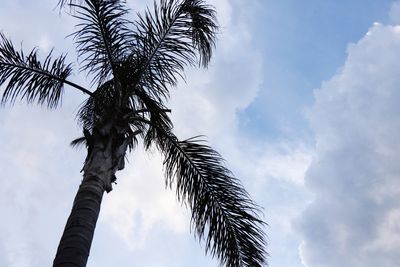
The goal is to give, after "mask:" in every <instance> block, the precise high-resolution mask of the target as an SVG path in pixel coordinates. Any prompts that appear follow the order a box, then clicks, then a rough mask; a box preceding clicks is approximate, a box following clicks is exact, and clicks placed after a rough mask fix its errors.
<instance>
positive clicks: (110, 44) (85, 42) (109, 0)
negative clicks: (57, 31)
mask: <svg viewBox="0 0 400 267" xmlns="http://www.w3.org/2000/svg"><path fill="white" fill-rule="evenodd" d="M67 2H69V5H70V6H71V7H72V8H73V9H74V12H73V16H74V17H76V18H77V19H79V20H80V23H79V24H78V25H77V28H78V30H77V31H76V32H75V33H74V34H72V35H73V36H74V39H75V42H76V46H77V52H78V56H79V57H81V58H83V60H82V61H81V63H82V67H81V69H82V70H85V71H87V72H88V74H91V75H93V76H94V77H93V81H92V82H93V83H98V84H102V83H103V82H104V81H105V80H108V79H110V78H111V76H113V77H114V78H115V80H118V78H119V77H118V76H119V75H118V73H119V72H118V66H119V64H120V62H121V61H122V59H123V57H124V56H126V55H127V54H128V48H129V47H130V46H131V44H132V42H133V33H132V32H131V30H130V29H129V25H130V24H132V23H131V22H129V21H128V20H126V19H125V16H126V15H127V13H128V9H127V8H126V5H125V1H123V0H82V1H72V0H71V1H67ZM65 3H66V1H62V2H61V5H65Z"/></svg>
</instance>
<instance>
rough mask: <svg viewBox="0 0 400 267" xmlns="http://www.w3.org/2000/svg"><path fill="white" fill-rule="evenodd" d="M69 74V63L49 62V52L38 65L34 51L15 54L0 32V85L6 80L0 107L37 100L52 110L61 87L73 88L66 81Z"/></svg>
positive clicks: (50, 60) (62, 60)
mask: <svg viewBox="0 0 400 267" xmlns="http://www.w3.org/2000/svg"><path fill="white" fill-rule="evenodd" d="M71 72H72V69H71V64H66V63H65V55H62V56H60V57H58V58H56V59H53V58H52V52H50V53H49V54H48V55H47V57H46V58H45V60H44V62H43V63H41V62H40V61H39V60H38V57H37V49H33V50H32V51H31V52H30V53H29V54H28V55H25V54H24V52H23V51H22V49H21V51H17V50H16V49H15V48H14V45H13V43H12V42H11V41H10V40H8V39H7V38H6V37H5V36H4V34H3V33H0V85H2V84H4V83H6V82H7V81H8V83H7V85H6V87H5V90H4V92H3V95H2V99H1V102H2V104H4V103H6V102H11V103H14V102H15V100H16V99H18V98H20V99H21V100H26V101H27V102H28V103H32V102H35V101H37V102H38V103H39V104H41V105H43V104H46V105H47V106H48V107H50V108H54V107H56V106H57V105H58V104H59V102H60V100H61V96H62V92H63V88H64V84H70V85H74V84H72V83H70V82H68V81H67V80H66V79H67V77H68V76H69V75H70V74H71ZM75 87H76V88H77V89H79V90H81V91H85V90H86V89H83V88H81V87H80V86H75ZM86 93H87V92H86ZM89 93H90V92H89Z"/></svg>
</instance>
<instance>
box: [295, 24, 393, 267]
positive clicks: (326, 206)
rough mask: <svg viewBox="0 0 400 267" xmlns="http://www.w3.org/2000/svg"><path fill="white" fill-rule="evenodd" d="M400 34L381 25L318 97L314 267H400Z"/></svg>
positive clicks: (307, 259)
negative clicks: (399, 246)
mask: <svg viewBox="0 0 400 267" xmlns="http://www.w3.org/2000/svg"><path fill="white" fill-rule="evenodd" d="M399 56H400V31H399V26H385V25H382V24H379V23H375V24H374V25H373V26H372V27H371V29H370V30H369V33H368V34H367V35H366V36H364V37H363V38H362V39H361V40H360V41H359V42H358V43H356V44H352V45H350V46H349V48H348V58H347V60H346V63H345V64H344V66H343V67H342V68H341V70H340V71H339V72H338V73H337V74H336V75H335V76H334V77H333V78H332V79H330V80H329V81H327V82H325V83H323V85H322V86H321V88H320V89H319V90H317V91H316V92H315V98H316V103H315V106H314V107H313V108H312V110H311V111H310V120H311V123H312V127H313V129H314V131H315V135H316V153H315V157H314V159H313V162H312V164H311V167H310V169H309V170H308V174H307V176H306V185H307V187H308V188H309V189H310V190H311V191H312V192H313V193H314V196H315V199H314V201H313V203H312V204H311V205H310V206H309V207H308V208H307V210H306V211H305V212H304V213H303V215H302V218H301V221H300V223H299V229H300V231H301V232H302V234H303V243H302V245H301V247H300V253H301V257H302V260H303V263H304V265H305V266H307V267H337V266H341V267H369V266H371V267H372V266H383V267H395V266H398V263H399V262H400V254H399V253H398V244H399V243H398V242H399V239H400V231H399V225H398V221H396V220H397V219H398V215H399V214H398V210H399V208H400V202H399V199H400V190H399V189H400V165H399V160H400V143H399V142H398V134H399V132H400V119H399V117H398V114H399V113H400V105H399V99H400V75H399V73H400V61H399V60H398V58H399Z"/></svg>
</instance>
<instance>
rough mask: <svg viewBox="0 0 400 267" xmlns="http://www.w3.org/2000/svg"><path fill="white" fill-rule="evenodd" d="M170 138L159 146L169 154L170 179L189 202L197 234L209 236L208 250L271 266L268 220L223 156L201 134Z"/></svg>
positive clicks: (235, 262) (248, 266) (232, 260)
mask: <svg viewBox="0 0 400 267" xmlns="http://www.w3.org/2000/svg"><path fill="white" fill-rule="evenodd" d="M164 137H165V138H164V139H163V142H162V143H159V147H160V149H161V151H162V152H163V154H164V155H165V161H164V165H165V170H166V177H167V184H168V185H172V184H173V182H174V181H175V182H176V186H177V195H178V198H179V199H181V200H186V201H187V203H189V206H190V207H191V209H192V224H193V226H194V228H195V231H196V234H197V235H198V236H199V237H200V238H202V237H204V236H205V235H206V251H209V252H211V254H212V255H213V256H217V257H218V258H219V259H220V261H221V264H226V266H232V267H236V266H245V267H259V266H265V265H266V259H265V255H266V252H265V245H266V242H265V236H264V234H263V230H262V227H263V226H264V223H263V222H262V221H261V219H260V218H259V217H258V215H257V212H258V208H257V206H256V205H255V204H254V203H253V202H252V201H251V200H250V198H249V195H248V193H247V192H246V191H245V190H244V189H243V187H242V186H241V185H240V183H239V181H238V180H237V179H236V178H234V177H233V176H232V173H231V172H230V171H229V170H228V169H227V168H226V167H224V165H223V159H222V158H221V156H220V155H219V154H218V153H217V152H216V151H214V150H213V149H212V148H210V147H209V146H207V145H204V144H203V142H202V141H201V140H199V139H198V138H193V139H188V140H185V141H178V139H177V138H176V137H174V136H173V135H172V134H168V135H165V136H164ZM206 230H208V233H207V234H205V232H206Z"/></svg>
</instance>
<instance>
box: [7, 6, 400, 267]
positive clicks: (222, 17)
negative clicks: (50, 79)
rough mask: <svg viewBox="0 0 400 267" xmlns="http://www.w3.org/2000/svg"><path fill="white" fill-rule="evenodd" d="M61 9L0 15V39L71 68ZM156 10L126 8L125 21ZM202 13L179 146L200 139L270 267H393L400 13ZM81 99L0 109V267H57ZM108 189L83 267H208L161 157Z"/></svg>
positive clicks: (178, 93)
mask: <svg viewBox="0 0 400 267" xmlns="http://www.w3.org/2000/svg"><path fill="white" fill-rule="evenodd" d="M56 2H57V1H54V0H45V1H40V2H35V3H33V2H32V1H23V0H20V1H15V0H2V1H1V3H0V30H2V31H3V32H4V33H5V34H6V36H10V37H12V39H13V41H14V43H16V44H18V43H20V42H21V41H23V46H24V47H25V48H27V49H29V48H31V47H33V46H38V47H39V49H41V50H42V51H44V52H47V51H49V49H51V48H52V47H53V46H55V47H56V49H55V52H56V53H60V52H63V51H68V53H69V55H70V57H71V59H73V56H74V47H73V44H72V40H71V38H66V39H65V38H64V37H65V36H66V35H68V34H69V33H71V32H72V31H73V26H74V24H75V21H74V20H73V19H71V18H69V17H68V16H66V15H65V14H62V15H61V16H59V14H58V13H57V11H56V10H54V7H55V4H56ZM151 2H152V1H147V0H128V4H129V6H130V7H131V8H132V9H134V10H135V11H140V10H143V8H144V7H145V6H146V4H147V3H151ZM209 2H210V3H212V4H214V5H215V6H216V8H217V11H218V14H219V21H220V23H221V34H220V36H219V41H218V45H217V50H216V54H215V57H214V59H213V61H212V63H211V66H210V68H209V69H208V70H196V69H189V70H188V71H187V83H186V84H185V83H180V84H179V86H178V88H177V89H176V90H174V91H173V93H172V98H171V101H170V103H169V106H170V107H171V108H172V110H173V112H172V116H173V119H174V124H175V130H176V132H177V134H178V136H180V137H181V138H187V137H190V136H193V135H198V134H205V135H207V136H208V138H209V141H210V143H211V144H212V145H213V146H214V147H215V148H217V150H218V151H220V152H221V154H222V155H223V156H224V157H225V158H226V159H227V162H228V166H229V167H230V168H231V169H232V170H233V171H234V173H235V174H236V175H237V176H238V177H239V178H240V179H241V180H242V182H243V184H244V185H245V187H246V188H247V189H248V191H249V193H250V194H251V195H252V196H253V198H254V199H255V200H256V201H257V202H258V203H259V204H260V205H261V206H262V207H263V208H264V218H265V221H266V222H267V223H268V224H269V226H268V228H267V229H266V231H267V234H268V240H269V246H268V251H269V253H270V257H269V263H270V266H271V267H372V266H374V267H375V266H383V267H397V266H398V265H399V262H400V254H399V253H398V247H399V246H400V224H399V222H400V202H399V199H400V167H398V162H399V160H400V147H399V142H398V140H397V139H398V138H397V137H398V133H399V131H400V120H399V118H398V116H397V114H399V111H400V110H399V105H398V100H400V78H399V77H400V75H398V73H400V63H398V60H397V59H398V58H399V56H400V26H396V25H397V24H400V2H396V1H386V0H379V1H378V0H375V1H374V0H364V1H361V0H351V1H345V0H335V1H334V0H326V1H318V0H308V1H295V0H282V1H272V0H264V1H261V0H248V1H239V0H212V1H211V0H210V1H209ZM399 62H400V61H399ZM74 78H75V80H76V81H79V82H81V83H84V84H88V82H87V81H86V80H85V76H84V75H76V76H75V77H74ZM82 100H83V98H82V96H81V95H80V94H78V93H75V92H72V91H70V90H68V89H66V92H65V98H64V100H63V106H62V107H61V108H60V109H58V110H55V111H48V110H45V109H44V108H40V107H34V106H26V105H25V104H17V105H15V106H14V107H13V108H10V107H3V108H1V110H0V140H2V141H0V151H1V152H0V170H1V172H2V174H3V175H2V178H1V182H2V186H1V187H0V210H1V211H2V215H3V216H2V217H3V218H2V220H1V222H0V266H16V267H30V266H48V265H50V263H51V261H52V258H53V256H54V253H55V250H56V247H57V243H58V240H59V237H60V235H61V232H62V229H63V227H64V224H65V220H66V218H67V216H68V213H69V210H70V207H71V204H72V199H73V196H74V194H75V191H76V189H77V187H78V185H79V182H80V175H81V174H80V173H79V170H80V169H81V166H82V161H83V159H84V156H85V155H84V154H85V153H84V151H83V150H80V151H76V150H73V149H72V148H70V147H69V146H68V144H69V142H70V141H71V140H72V139H73V138H75V137H77V136H79V135H80V130H79V128H78V126H77V124H76V121H75V119H74V116H75V113H76V111H77V107H78V106H79V104H80V103H81V102H82ZM118 177H119V179H118V185H117V186H116V187H115V189H114V190H113V191H112V192H111V193H110V194H109V195H107V196H106V197H105V199H104V202H103V207H102V211H101V215H100V218H99V222H98V226H97V229H96V233H95V238H94V243H93V246H92V252H91V256H90V260H89V263H88V266H91V267H102V266H118V267H124V266H142V267H164V266H165V267H171V266H173V267H184V266H194V267H200V266H201V267H205V266H210V267H211V266H218V263H217V261H215V260H212V259H211V258H210V257H209V256H205V255H204V247H203V246H202V243H200V244H199V243H198V241H197V240H195V238H194V236H193V233H191V232H190V225H189V215H188V211H187V210H186V209H185V207H184V206H181V205H180V204H178V203H177V202H176V198H175V195H174V192H173V191H170V190H168V189H167V190H166V189H165V188H164V180H163V175H162V166H161V158H160V156H159V155H158V153H157V151H156V150H154V151H152V152H151V153H149V154H145V153H143V152H142V151H141V150H140V149H139V150H138V151H136V152H135V153H134V155H131V156H130V158H129V165H128V167H127V168H126V169H125V170H124V171H123V172H121V174H119V175H118Z"/></svg>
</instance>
